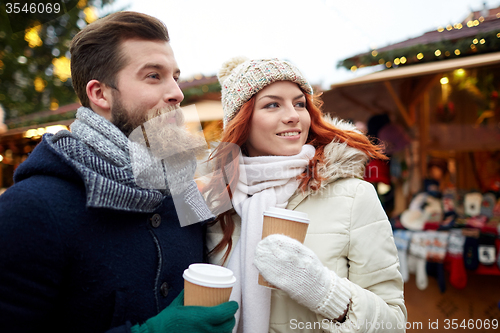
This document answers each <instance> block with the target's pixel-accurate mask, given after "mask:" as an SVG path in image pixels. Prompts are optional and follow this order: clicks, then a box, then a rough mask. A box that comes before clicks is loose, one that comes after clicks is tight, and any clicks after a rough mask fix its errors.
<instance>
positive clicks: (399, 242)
mask: <svg viewBox="0 0 500 333" xmlns="http://www.w3.org/2000/svg"><path fill="white" fill-rule="evenodd" d="M410 238H411V231H409V230H394V242H395V243H396V247H397V249H398V257H399V271H400V272H401V275H402V276H403V281H404V282H408V280H409V278H410V275H409V271H408V260H407V258H408V245H409V243H410Z"/></svg>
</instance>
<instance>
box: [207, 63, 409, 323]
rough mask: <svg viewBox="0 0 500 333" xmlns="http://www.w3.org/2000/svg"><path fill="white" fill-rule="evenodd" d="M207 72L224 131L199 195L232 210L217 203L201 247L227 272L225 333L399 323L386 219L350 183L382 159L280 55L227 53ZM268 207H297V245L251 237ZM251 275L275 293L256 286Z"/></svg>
mask: <svg viewBox="0 0 500 333" xmlns="http://www.w3.org/2000/svg"><path fill="white" fill-rule="evenodd" d="M218 76H219V81H220V82H221V86H222V104H223V109H224V133H223V137H222V139H221V142H223V143H221V144H220V145H219V146H218V147H217V149H216V150H215V152H214V153H213V158H214V160H215V162H216V165H217V168H218V170H219V171H216V172H215V173H214V177H213V178H212V179H211V181H210V183H209V185H208V186H207V188H208V192H207V197H208V198H209V199H210V201H211V202H214V203H217V204H218V205H219V206H220V207H227V201H228V200H229V198H231V201H232V204H233V207H234V210H230V211H225V212H224V209H226V208H221V210H220V211H219V212H220V214H219V215H218V217H217V220H216V221H215V223H214V224H213V225H212V226H211V227H210V228H209V230H208V241H207V244H208V246H209V249H211V257H210V258H211V262H212V263H217V264H221V263H222V264H224V265H226V266H228V267H229V268H230V269H232V270H233V271H234V273H235V275H236V276H237V278H238V282H239V283H238V284H237V285H236V286H235V287H234V288H233V293H232V295H231V298H232V299H234V300H236V301H238V302H239V304H240V308H241V311H240V312H238V314H237V328H236V329H237V331H238V332H251V333H253V332H256V333H259V332H268V331H269V332H290V331H294V330H298V331H300V332H323V331H327V332H329V331H332V332H333V331H335V332H336V331H340V332H363V331H370V332H387V331H398V332H401V331H404V326H405V323H406V316H407V314H406V308H405V305H404V300H403V280H402V278H401V274H400V273H399V271H398V267H399V261H398V257H397V250H396V246H395V245H394V240H393V238H392V231H391V226H390V223H389V221H388V220H387V216H386V215H385V213H384V210H383V208H382V206H381V204H380V201H379V200H378V198H377V194H376V192H375V190H374V188H373V186H372V185H370V184H369V183H367V182H365V181H363V180H361V179H360V178H362V176H363V171H364V165H365V163H366V161H367V160H368V158H379V159H384V158H385V156H384V155H383V154H382V153H381V148H380V147H378V146H374V145H372V144H371V143H370V141H369V140H368V139H367V138H366V137H365V136H364V135H362V134H361V133H359V132H357V131H356V130H355V128H354V127H353V126H351V125H349V124H346V123H344V122H340V121H331V120H330V121H327V120H325V119H324V118H322V115H321V111H320V109H319V105H318V99H317V98H316V97H314V98H313V91H312V88H311V86H310V85H309V83H308V82H307V81H306V80H305V79H304V77H303V76H302V74H301V73H300V72H299V71H298V69H297V68H295V67H294V66H293V65H291V64H289V63H288V62H285V61H280V60H277V59H262V60H244V59H239V58H235V59H232V60H231V61H229V62H227V63H225V64H224V66H223V68H222V69H221V71H220V72H219V75H218ZM235 147H236V148H237V149H236V151H235V149H234V148H235ZM240 147H241V151H242V153H243V154H240V156H239V157H238V156H237V153H238V151H237V150H238V148H240ZM220 184H224V186H225V189H224V188H222V189H221V185H220ZM226 184H227V185H226ZM223 190H226V191H223ZM269 207H281V208H287V209H291V210H297V211H301V212H306V213H308V215H309V219H310V225H309V228H308V232H307V235H306V239H305V242H304V245H302V244H300V243H299V242H297V241H295V240H293V239H291V238H289V237H286V236H283V235H271V236H269V237H266V238H265V239H264V240H262V241H260V239H261V231H262V213H263V212H264V211H265V210H266V209H268V208H269ZM240 235H241V237H240ZM259 272H260V273H261V274H262V276H263V277H264V278H265V279H266V280H267V281H268V282H269V283H271V284H272V285H274V286H276V287H277V288H279V289H273V290H271V289H268V288H265V287H262V286H260V285H258V284H257V280H258V274H259ZM236 329H235V330H236Z"/></svg>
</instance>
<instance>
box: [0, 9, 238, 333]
mask: <svg viewBox="0 0 500 333" xmlns="http://www.w3.org/2000/svg"><path fill="white" fill-rule="evenodd" d="M70 51H71V72H72V82H73V86H74V88H75V91H76V93H77V95H78V97H79V99H80V101H81V104H82V107H81V108H79V109H78V111H77V115H76V120H75V122H74V123H73V124H72V126H71V131H60V132H58V133H57V134H55V135H51V134H46V135H45V136H44V137H43V139H42V142H41V143H40V144H39V145H38V146H37V147H36V148H35V149H34V151H33V152H32V153H31V155H30V156H29V157H28V159H27V160H26V161H25V162H23V163H22V164H21V165H20V166H19V168H18V169H17V170H16V173H15V175H14V180H15V184H14V185H13V186H12V187H10V188H9V189H8V190H7V191H6V192H5V193H4V194H2V196H1V197H0V327H1V330H2V331H3V332H16V333H19V332H38V331H43V330H47V331H51V332H54V331H55V332H115V333H117V332H133V333H137V332H141V333H143V332H144V333H147V332H150V333H153V332H158V333H159V332H195V333H196V332H231V330H232V328H233V326H234V313H235V312H236V309H237V307H238V305H237V304H236V303H235V302H227V303H223V304H221V305H219V306H215V307H193V306H184V305H183V292H182V290H183V278H182V273H183V271H184V270H185V269H186V268H188V266H189V265H190V264H191V263H195V262H203V261H205V247H204V239H205V236H204V223H203V222H206V221H207V220H210V219H211V218H212V215H211V213H210V211H209V210H208V209H207V207H206V205H205V203H204V201H203V199H202V197H201V195H200V193H199V192H197V189H196V185H195V184H194V181H193V178H192V177H193V174H194V167H195V165H196V163H195V161H194V154H195V153H196V152H197V149H198V148H199V147H200V145H201V143H200V141H199V140H195V139H193V138H192V137H190V136H189V135H188V134H187V133H186V132H185V131H184V130H182V128H181V127H179V126H178V125H181V124H182V119H181V117H180V116H181V114H180V110H179V109H178V105H179V103H180V102H181V101H182V99H183V98H184V96H183V94H182V92H181V90H180V89H179V86H178V84H177V80H178V78H179V75H180V70H179V68H178V66H177V63H176V61H175V57H174V55H173V52H172V48H171V47H170V44H169V36H168V32H167V29H166V27H165V26H164V25H163V23H161V22H160V21H158V20H157V19H155V18H153V17H150V16H148V15H144V14H139V13H134V12H120V13H115V14H112V15H109V16H107V17H105V18H102V19H100V20H97V21H96V22H94V23H92V24H90V25H88V26H87V27H85V28H84V29H83V30H82V31H80V32H79V33H78V34H77V35H76V36H75V37H74V39H73V41H72V43H71V48H70ZM175 198H177V201H178V202H181V203H182V205H179V207H180V206H182V207H180V208H179V209H177V210H176V207H177V206H178V205H177V203H175V202H174V201H175ZM178 213H179V214H180V215H179V214H178ZM200 221H201V222H200ZM195 222H200V223H195ZM181 224H182V225H183V226H181Z"/></svg>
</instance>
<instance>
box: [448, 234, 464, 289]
mask: <svg viewBox="0 0 500 333" xmlns="http://www.w3.org/2000/svg"><path fill="white" fill-rule="evenodd" d="M464 243H465V236H464V235H463V234H462V230H460V229H452V230H450V237H449V238H448V263H449V267H450V284H451V285H452V286H453V287H455V288H457V289H463V288H465V286H466V285H467V271H466V270H465V265H464Z"/></svg>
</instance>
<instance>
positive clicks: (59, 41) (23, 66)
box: [0, 0, 114, 121]
mask: <svg viewBox="0 0 500 333" xmlns="http://www.w3.org/2000/svg"><path fill="white" fill-rule="evenodd" d="M113 2H114V0H49V1H19V0H16V1H15V3H17V4H18V5H17V6H15V7H14V1H12V2H10V1H8V0H0V105H3V108H4V110H5V120H6V121H8V120H9V119H13V118H17V117H21V116H25V115H28V114H31V113H34V112H39V111H43V110H48V109H51V110H55V109H57V108H58V107H59V106H62V105H65V104H70V103H74V102H77V101H78V99H77V97H76V94H75V92H74V90H73V88H72V86H71V73H70V54H69V45H70V41H71V39H72V38H73V37H74V36H75V34H76V33H78V31H79V30H80V29H82V28H83V27H85V26H86V25H87V24H89V23H91V22H93V21H95V20H96V19H97V18H98V12H101V13H102V12H104V11H105V10H106V6H107V5H109V4H112V3H113ZM107 14H108V13H104V14H101V15H100V16H105V15H107Z"/></svg>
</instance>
